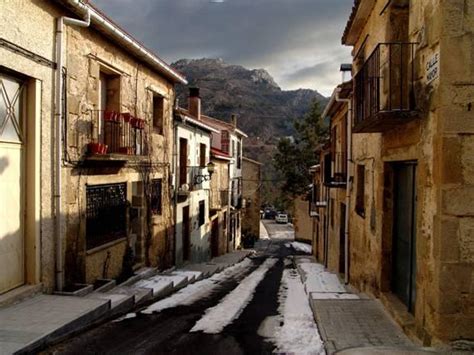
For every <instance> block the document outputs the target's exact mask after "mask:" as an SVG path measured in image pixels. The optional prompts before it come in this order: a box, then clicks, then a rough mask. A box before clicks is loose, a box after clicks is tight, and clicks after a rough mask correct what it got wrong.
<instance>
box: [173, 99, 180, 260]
mask: <svg viewBox="0 0 474 355" xmlns="http://www.w3.org/2000/svg"><path fill="white" fill-rule="evenodd" d="M177 108H178V105H177V104H175V109H177ZM173 177H174V181H173V184H174V191H173V213H174V228H173V229H174V230H173V265H176V252H177V250H176V239H177V237H178V229H177V228H176V227H177V225H178V188H179V186H178V183H179V180H178V179H179V177H178V122H176V119H175V110H173Z"/></svg>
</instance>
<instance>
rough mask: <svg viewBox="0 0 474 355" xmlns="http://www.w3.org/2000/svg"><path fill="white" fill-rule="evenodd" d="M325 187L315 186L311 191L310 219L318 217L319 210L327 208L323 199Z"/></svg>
mask: <svg viewBox="0 0 474 355" xmlns="http://www.w3.org/2000/svg"><path fill="white" fill-rule="evenodd" d="M323 188H324V187H323V186H322V185H321V184H313V187H312V188H311V191H310V196H309V198H308V200H309V215H310V217H318V216H319V209H320V208H325V207H326V206H327V203H326V201H325V200H324V198H323Z"/></svg>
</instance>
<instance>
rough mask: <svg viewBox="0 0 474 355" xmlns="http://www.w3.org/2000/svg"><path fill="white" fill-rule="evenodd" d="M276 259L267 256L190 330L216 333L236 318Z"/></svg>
mask: <svg viewBox="0 0 474 355" xmlns="http://www.w3.org/2000/svg"><path fill="white" fill-rule="evenodd" d="M276 262H277V259H274V258H269V259H267V260H265V261H264V262H263V264H262V265H260V266H259V267H258V269H257V270H255V271H254V272H252V273H251V274H250V275H249V276H247V277H246V278H245V279H243V280H242V281H241V282H240V284H239V286H237V287H236V288H235V289H234V290H233V291H232V292H231V293H229V294H227V296H225V297H224V298H223V299H222V300H221V302H220V303H219V304H217V305H216V306H215V307H212V308H209V309H207V311H206V313H205V314H204V316H203V317H202V318H201V319H200V320H199V321H198V322H197V323H196V324H195V325H194V327H193V328H192V329H191V332H198V331H202V332H204V333H208V334H218V333H220V332H221V331H222V330H223V329H224V328H225V327H226V326H227V325H229V324H230V323H232V321H233V320H234V319H237V318H238V317H239V316H240V314H241V313H242V311H243V310H244V309H245V307H246V306H247V305H248V304H249V302H250V301H251V300H252V298H253V295H254V293H255V288H256V287H257V286H258V284H259V283H260V282H261V281H262V280H263V278H264V276H265V274H266V273H267V271H268V270H269V269H270V268H271V267H273V266H274V265H275V263H276Z"/></svg>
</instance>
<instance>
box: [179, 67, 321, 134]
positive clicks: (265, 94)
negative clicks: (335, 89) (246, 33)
mask: <svg viewBox="0 0 474 355" xmlns="http://www.w3.org/2000/svg"><path fill="white" fill-rule="evenodd" d="M172 66H173V67H174V68H175V69H177V70H178V71H179V72H181V73H183V74H184V75H185V76H186V78H187V79H188V81H189V87H193V86H195V87H199V88H200V89H201V98H202V111H203V112H204V113H205V114H206V115H209V116H212V117H215V118H219V119H222V120H225V121H229V120H230V116H231V115H232V114H237V116H238V125H239V127H240V128H241V129H242V130H243V131H245V132H246V133H247V134H248V135H249V136H250V137H251V140H253V139H258V140H263V141H264V142H268V143H274V141H275V138H277V137H281V136H290V135H292V134H293V129H292V119H296V118H299V117H301V116H303V115H304V114H305V113H306V112H307V110H308V109H309V106H310V104H311V102H312V100H313V99H316V100H318V101H319V102H321V103H322V105H324V103H325V102H326V98H325V97H324V96H322V95H321V94H319V93H318V92H317V91H314V90H308V89H299V90H292V91H285V90H282V89H281V88H280V87H279V86H278V84H277V83H276V82H275V80H273V78H272V77H271V75H270V74H269V73H268V72H267V71H266V70H264V69H254V70H249V69H246V68H244V67H242V66H240V65H232V64H228V63H226V62H224V61H223V60H222V59H192V60H190V59H181V60H178V61H177V62H175V63H173V64H172ZM187 97H188V91H187V88H186V87H184V86H179V87H178V99H179V102H180V103H181V105H182V106H186V103H187Z"/></svg>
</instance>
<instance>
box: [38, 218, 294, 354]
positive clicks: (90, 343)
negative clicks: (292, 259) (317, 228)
mask: <svg viewBox="0 0 474 355" xmlns="http://www.w3.org/2000/svg"><path fill="white" fill-rule="evenodd" d="M264 223H265V225H266V226H267V229H268V232H269V235H270V239H268V240H260V241H259V242H257V243H256V245H255V249H256V251H257V253H256V254H255V255H254V256H253V257H252V260H251V264H250V265H249V266H248V268H246V269H244V270H243V272H241V273H237V274H236V275H233V276H232V277H229V278H225V279H223V280H221V281H220V282H219V283H218V285H217V287H216V288H214V289H213V291H212V292H211V293H210V294H209V295H207V296H206V297H203V298H200V299H198V300H197V301H196V302H194V303H192V304H190V305H178V306H176V307H173V308H168V309H165V310H162V311H161V312H159V313H153V314H142V313H140V312H138V313H137V316H136V317H134V318H130V319H124V320H121V321H115V322H114V321H110V322H108V323H105V324H103V325H101V326H99V327H97V328H95V329H91V330H89V331H87V332H85V333H83V334H79V335H77V336H75V337H74V338H71V339H68V340H66V341H64V342H63V343H60V344H58V345H56V346H54V347H52V348H49V349H47V350H45V351H44V354H226V355H232V354H270V353H272V351H273V350H274V348H275V346H274V345H273V344H272V343H271V342H269V341H268V340H267V339H265V338H263V337H262V336H260V335H259V334H258V329H259V327H260V325H261V324H262V322H263V321H264V320H265V319H266V318H267V317H269V316H273V315H277V314H278V306H279V303H278V291H279V288H280V281H281V276H282V273H283V270H284V268H285V267H287V268H291V267H292V266H291V265H288V263H286V264H287V265H286V266H285V263H284V259H285V257H287V256H288V255H291V254H295V252H294V251H292V250H290V249H288V248H287V247H285V245H284V244H285V242H287V241H288V238H292V236H293V230H292V227H291V226H290V225H278V224H276V223H275V222H274V221H264ZM268 258H276V259H277V260H276V263H275V264H274V266H272V267H271V268H270V269H269V270H268V271H267V272H266V274H265V276H264V277H263V279H262V280H261V282H259V283H258V285H257V286H256V288H255V292H254V294H253V298H252V299H251V301H250V302H249V303H248V304H247V305H246V306H245V308H244V309H243V311H242V312H241V313H240V315H239V316H238V318H237V319H235V320H234V321H233V322H232V323H230V324H229V325H227V326H225V328H224V329H223V330H222V331H221V332H220V333H218V334H206V333H203V332H201V331H198V332H190V330H191V329H192V328H193V327H194V325H195V324H196V322H197V321H199V320H200V319H201V318H202V317H203V315H204V314H205V313H206V310H208V309H209V308H210V307H214V306H216V305H218V304H219V302H221V301H222V299H223V298H224V297H225V296H226V295H227V294H229V293H230V292H232V291H233V290H235V289H236V287H237V286H238V285H239V284H240V283H241V282H242V280H244V279H245V278H246V277H247V276H249V275H250V274H252V273H254V272H255V271H256V270H257V268H258V267H259V266H260V265H262V263H264V261H265V260H266V259H268Z"/></svg>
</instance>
